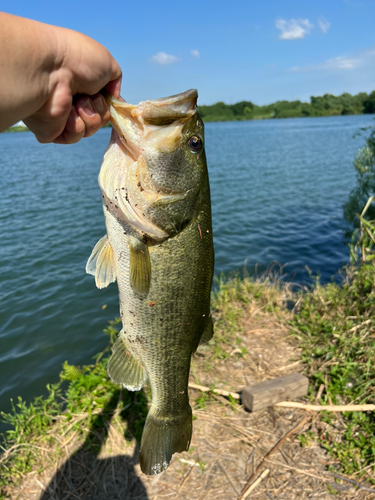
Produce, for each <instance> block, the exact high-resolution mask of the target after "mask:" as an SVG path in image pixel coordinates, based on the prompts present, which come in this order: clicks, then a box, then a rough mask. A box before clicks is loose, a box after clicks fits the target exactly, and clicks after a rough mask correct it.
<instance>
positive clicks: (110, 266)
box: [86, 235, 116, 288]
mask: <svg viewBox="0 0 375 500" xmlns="http://www.w3.org/2000/svg"><path fill="white" fill-rule="evenodd" d="M86 272H87V273H88V274H92V275H93V276H95V284H96V286H97V287H98V288H105V287H106V286H108V285H109V284H110V283H112V282H114V281H116V268H115V260H114V255H113V249H112V246H111V244H110V243H109V241H108V236H107V235H105V236H103V238H101V239H100V240H99V241H98V243H97V244H96V245H95V246H94V249H93V251H92V252H91V255H90V257H89V260H88V261H87V264H86Z"/></svg>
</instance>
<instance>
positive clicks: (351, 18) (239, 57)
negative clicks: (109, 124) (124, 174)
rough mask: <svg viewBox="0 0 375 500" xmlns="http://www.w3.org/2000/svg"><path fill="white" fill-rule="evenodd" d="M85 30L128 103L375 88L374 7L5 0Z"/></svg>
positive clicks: (286, 0)
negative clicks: (116, 68) (113, 64)
mask: <svg viewBox="0 0 375 500" xmlns="http://www.w3.org/2000/svg"><path fill="white" fill-rule="evenodd" d="M0 10H2V11H3V12H8V13H10V14H15V15H18V16H24V17H28V18H30V19H34V20H36V21H41V22H44V23H49V24H54V25H57V26H63V27H66V28H70V29H73V30H77V31H81V32H83V33H85V34H86V35H88V36H91V37H92V38H94V39H96V40H97V41H99V42H100V43H102V44H103V45H105V46H106V47H107V49H108V50H109V51H110V52H111V53H112V55H113V56H114V57H115V59H116V60H117V61H118V62H119V64H120V66H121V68H122V70H123V83H122V96H123V98H124V99H125V100H126V101H128V102H131V103H134V104H136V103H138V102H140V101H143V100H146V99H156V98H159V97H165V96H168V95H172V94H178V93H180V92H183V91H185V90H187V89H189V88H196V89H198V92H199V104H213V103H215V102H218V101H224V102H226V103H227V104H231V103H235V102H238V101H242V100H246V101H252V102H253V103H254V104H258V105H262V104H268V103H271V102H275V101H277V100H296V99H299V100H301V101H309V100H310V96H312V95H314V96H317V95H323V94H326V93H330V94H334V95H340V94H342V93H343V92H349V93H351V94H357V93H358V92H367V93H369V92H371V91H372V90H375V29H374V26H375V24H374V20H375V0H329V1H327V0H324V1H322V0H314V2H302V1H301V0H274V1H272V0H263V1H262V2H259V1H258V0H257V1H255V0H247V1H239V0H231V1H228V0H226V1H223V0H201V1H200V2H178V1H176V0H174V1H169V0H153V1H150V0H131V1H129V0H122V1H118V0H110V1H109V2H98V1H95V0H94V1H91V2H87V1H76V0H75V1H71V0H66V1H64V2H51V1H50V0H48V1H47V0H38V1H36V2H30V0H27V1H26V0H18V1H17V2H13V3H11V2H9V1H8V2H4V0H0Z"/></svg>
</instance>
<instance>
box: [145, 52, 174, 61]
mask: <svg viewBox="0 0 375 500" xmlns="http://www.w3.org/2000/svg"><path fill="white" fill-rule="evenodd" d="M151 60H152V61H154V62H156V63H158V64H172V63H175V62H178V61H179V60H180V59H179V58H178V57H176V56H172V55H170V54H166V53H165V52H158V53H157V54H155V55H154V56H152V57H151Z"/></svg>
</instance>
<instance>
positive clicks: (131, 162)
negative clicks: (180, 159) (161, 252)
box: [98, 90, 198, 241]
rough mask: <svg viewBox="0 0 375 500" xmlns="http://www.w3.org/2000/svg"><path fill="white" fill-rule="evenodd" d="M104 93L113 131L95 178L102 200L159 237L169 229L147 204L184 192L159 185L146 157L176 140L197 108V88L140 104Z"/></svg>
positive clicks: (169, 148) (134, 224) (139, 228)
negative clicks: (151, 213) (153, 216)
mask: <svg viewBox="0 0 375 500" xmlns="http://www.w3.org/2000/svg"><path fill="white" fill-rule="evenodd" d="M105 98H106V101H107V104H108V107H109V111H110V113H111V118H110V121H111V123H112V125H113V131H112V138H111V142H110V145H109V147H108V149H107V151H106V153H105V155H104V159H103V164H102V168H101V170H100V174H99V179H98V180H99V186H100V188H101V190H102V194H103V199H104V204H105V206H106V208H107V210H109V211H110V212H111V213H112V215H114V216H115V217H116V218H117V219H118V220H119V221H123V222H126V223H127V224H128V225H130V226H131V227H132V228H133V229H135V230H137V231H139V232H140V233H141V234H144V235H147V236H148V237H149V238H151V239H153V240H155V241H162V240H163V239H165V238H168V237H169V233H168V232H166V231H165V230H164V229H162V228H161V227H158V225H157V224H156V223H154V222H152V221H151V220H150V217H149V215H148V214H147V211H148V208H149V207H150V206H151V205H152V204H153V203H155V202H159V203H173V202H175V201H177V200H181V199H183V198H184V197H185V196H186V194H187V193H186V192H179V191H174V190H173V191H171V190H170V189H166V188H165V187H163V186H159V185H158V184H157V182H155V179H153V178H152V175H151V174H150V171H149V168H148V164H147V157H148V155H150V154H151V156H152V155H153V154H154V153H158V152H164V153H168V152H173V151H174V150H175V149H176V148H178V147H179V146H180V144H181V134H182V127H183V126H184V124H185V123H186V122H187V121H188V120H190V119H191V117H192V116H194V115H195V113H196V112H197V109H196V104H197V98H198V93H197V91H196V90H188V91H186V92H183V93H181V94H178V95H174V96H171V97H166V98H163V99H156V100H154V101H144V102H141V103H139V104H138V105H134V104H129V103H127V102H125V101H121V100H119V99H115V98H114V97H113V96H111V95H109V94H106V95H105Z"/></svg>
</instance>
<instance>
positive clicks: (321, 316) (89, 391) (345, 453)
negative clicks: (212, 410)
mask: <svg viewBox="0 0 375 500" xmlns="http://www.w3.org/2000/svg"><path fill="white" fill-rule="evenodd" d="M355 244H356V245H357V248H360V241H357V242H356V243H355ZM358 245H359V246H358ZM359 254H360V255H362V250H361V249H360V250H359ZM366 262H367V263H364V264H363V265H362V266H360V267H356V266H354V265H353V266H351V267H349V268H348V269H347V270H346V279H345V281H344V282H343V284H341V285H338V284H336V283H330V284H327V285H321V284H320V283H319V280H317V281H316V283H315V286H314V287H312V289H310V290H309V291H304V292H300V293H295V292H293V291H291V289H290V287H288V286H286V285H285V284H283V283H282V281H281V280H279V279H278V277H279V275H280V274H281V273H282V269H281V270H280V272H279V273H276V274H275V273H274V272H273V271H272V270H271V271H270V272H269V274H268V276H267V277H266V278H264V279H260V280H253V279H250V278H246V279H239V278H233V279H231V280H229V281H227V280H225V279H224V278H220V279H219V280H218V282H217V286H216V288H215V292H214V293H213V297H212V306H213V317H214V320H215V335H214V337H213V339H212V340H211V341H210V342H209V344H208V345H205V346H200V347H199V349H198V353H197V355H196V356H194V358H193V362H192V374H193V376H194V378H195V379H196V380H197V382H198V383H199V382H200V380H199V379H200V378H201V377H202V374H203V376H207V378H208V380H210V381H211V386H212V387H214V386H215V383H216V382H215V373H216V372H215V369H217V367H218V366H224V365H225V364H226V363H230V362H232V361H231V360H233V359H235V362H236V363H237V364H238V363H241V362H243V363H248V362H249V359H250V358H249V356H250V354H249V353H248V350H247V347H246V341H245V339H246V335H247V334H249V330H248V328H249V324H250V325H251V323H244V311H248V312H249V311H250V312H251V314H249V315H248V316H249V317H250V321H252V319H251V318H255V317H257V315H258V316H259V314H261V315H262V318H263V320H262V321H263V323H259V325H260V326H259V325H258V326H259V328H260V329H263V332H264V337H265V338H264V342H265V343H267V342H268V340H267V338H268V335H269V331H268V330H267V324H266V321H267V317H271V316H272V318H275V317H276V318H278V321H279V323H280V325H281V327H282V328H283V329H284V330H285V331H289V333H290V336H291V337H294V339H295V340H294V341H295V342H296V343H297V345H298V347H299V348H300V349H302V362H303V366H302V369H303V371H304V372H305V373H306V374H307V375H308V376H309V378H310V392H309V399H310V400H311V401H314V402H317V403H320V404H322V405H324V404H331V403H333V404H345V403H356V404H360V403H374V402H375V389H374V378H375V373H374V368H373V367H374V366H375V314H374V313H375V267H374V266H373V265H372V262H371V261H369V260H367V261H366ZM368 262H370V263H368ZM290 302H292V304H295V305H294V309H293V312H290V311H287V309H286V304H287V303H289V305H290ZM118 323H119V320H118V319H116V320H114V321H111V322H110V323H109V325H108V327H107V328H106V330H105V333H106V334H107V335H108V336H109V340H110V344H109V345H111V343H112V342H113V341H114V339H115V337H116V335H117V332H118ZM103 354H104V355H101V356H98V357H97V360H96V363H95V364H92V365H89V366H84V367H74V366H71V365H69V364H68V363H67V362H65V363H64V366H63V370H62V372H61V375H60V382H59V383H58V384H55V385H51V386H48V392H49V394H48V396H47V397H46V398H42V397H40V398H36V399H35V401H34V402H33V403H31V404H26V403H25V402H24V401H22V400H21V399H19V400H18V401H17V402H16V403H15V404H14V405H13V410H12V412H11V413H9V414H4V413H2V414H1V417H2V420H3V421H5V422H7V423H8V424H10V425H11V426H12V430H9V431H8V432H7V433H6V435H5V436H4V437H3V450H4V453H3V454H2V456H1V458H0V492H1V493H0V499H6V498H9V496H7V495H8V494H9V492H10V491H11V490H12V488H13V487H14V486H15V485H16V484H17V483H18V482H20V480H21V478H22V476H24V474H25V473H27V472H29V471H31V470H35V467H36V464H37V463H38V456H39V454H40V453H41V450H43V449H44V450H50V455H51V457H53V456H56V457H58V456H61V455H62V454H63V449H62V448H63V447H62V445H61V443H62V442H64V440H65V439H68V438H69V436H70V435H71V434H72V433H74V435H75V436H78V437H79V436H81V437H82V439H84V438H86V441H85V446H88V447H91V448H92V449H96V448H98V447H100V446H101V442H102V441H101V440H100V439H99V438H100V436H102V435H103V432H104V431H103V429H104V428H105V426H106V422H108V421H109V420H110V419H111V418H112V417H113V415H114V414H116V415H117V416H119V418H122V420H123V421H125V422H126V436H127V438H128V439H129V440H130V439H133V438H136V439H137V440H138V442H139V441H140V437H141V433H142V428H143V425H144V421H145V417H146V414H147V405H148V404H147V397H146V395H145V393H144V392H143V391H141V392H139V393H130V392H128V391H122V390H120V389H119V387H118V386H116V385H114V384H112V382H110V380H109V379H108V376H107V373H106V363H107V359H108V358H107V357H106V356H107V354H108V353H107V352H104V353H103ZM242 358H243V361H241V359H242ZM226 366H229V364H227V365H226ZM237 371H238V370H237ZM148 391H149V389H147V388H146V393H147V392H148ZM318 395H319V397H317V396H318ZM148 396H149V394H148ZM214 399H217V397H215V395H213V394H210V393H203V394H200V393H196V394H194V396H193V397H192V398H191V402H192V406H193V409H194V411H200V410H203V409H204V408H206V409H207V408H208V407H209V405H210V404H213V401H214ZM227 404H229V405H231V406H232V407H233V409H236V408H238V402H237V401H236V400H232V401H229V402H227ZM87 437H89V439H87ZM300 439H301V445H303V446H305V447H307V446H309V444H310V443H311V442H312V441H313V440H315V441H317V442H318V443H319V444H320V445H321V446H323V447H324V448H325V449H326V450H327V451H328V452H329V453H330V455H331V457H332V458H333V459H334V462H335V466H334V469H335V471H336V472H337V471H338V472H341V473H344V474H347V475H350V476H351V477H355V478H360V477H361V476H362V475H364V474H368V473H369V471H371V469H372V470H374V466H373V463H374V456H375V419H374V415H373V413H364V412H347V413H342V414H339V415H336V414H332V413H328V412H322V413H320V414H319V415H317V419H316V421H315V424H314V428H312V429H310V431H309V432H305V433H304V435H303V436H302V437H301V438H300ZM367 479H368V480H369V481H371V482H372V483H374V484H375V480H374V479H372V478H371V477H370V478H367Z"/></svg>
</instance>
